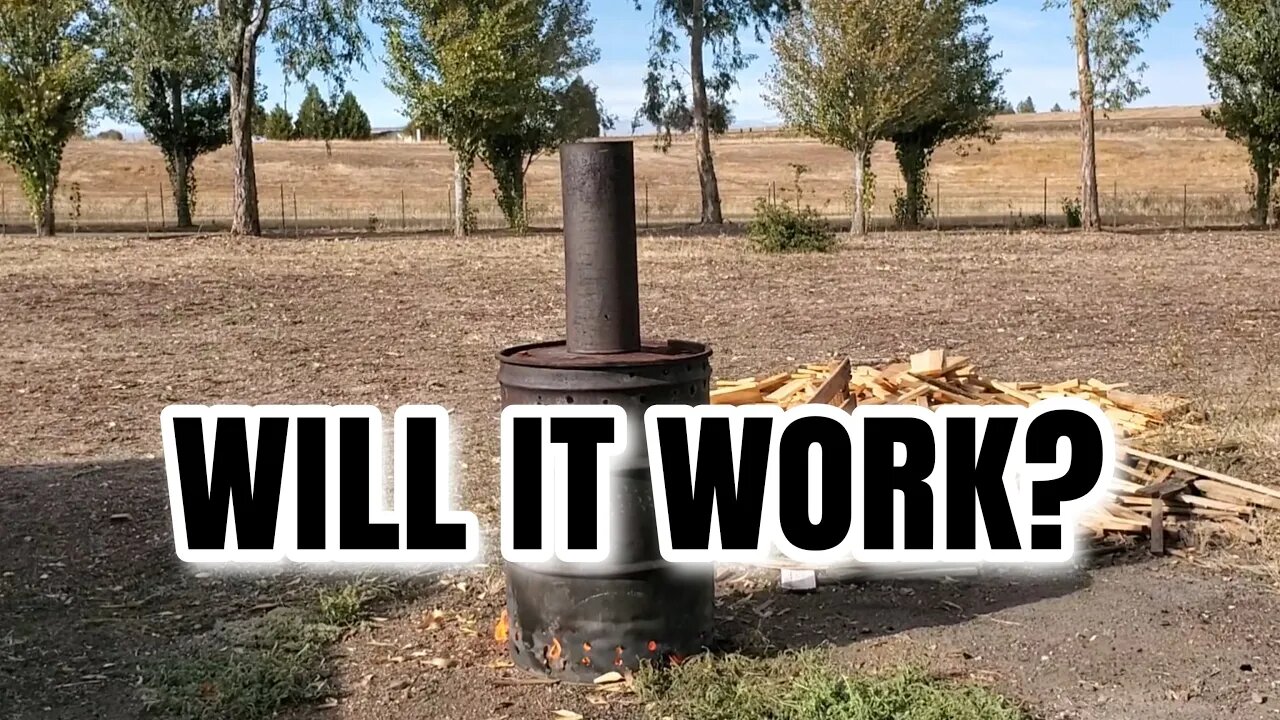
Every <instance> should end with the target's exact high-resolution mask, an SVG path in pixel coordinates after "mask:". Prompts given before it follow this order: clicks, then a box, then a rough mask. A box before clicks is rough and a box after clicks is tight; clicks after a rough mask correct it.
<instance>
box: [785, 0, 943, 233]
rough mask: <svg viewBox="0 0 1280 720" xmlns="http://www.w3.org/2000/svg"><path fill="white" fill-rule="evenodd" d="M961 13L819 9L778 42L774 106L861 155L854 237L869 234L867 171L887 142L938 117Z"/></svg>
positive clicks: (835, 4) (904, 5) (834, 5)
mask: <svg viewBox="0 0 1280 720" xmlns="http://www.w3.org/2000/svg"><path fill="white" fill-rule="evenodd" d="M953 18H954V13H947V12H941V11H937V10H935V9H934V8H933V7H932V6H931V4H928V3H920V2H916V1H915V0H885V1H884V2H875V3H849V2H844V1H843V0H810V1H809V2H808V3H806V5H805V11H804V12H800V13H796V14H795V15H793V16H792V17H791V18H790V19H789V21H788V22H787V23H786V24H785V25H784V26H783V28H782V29H781V30H780V31H779V32H778V33H777V34H776V35H775V36H774V43H773V46H774V53H775V55H776V56H777V64H776V65H775V66H774V68H773V70H772V72H771V73H770V75H769V76H768V78H767V79H766V81H765V82H766V91H767V95H766V98H765V99H766V101H767V102H768V103H769V104H770V105H772V106H773V107H774V108H775V109H777V110H778V112H779V114H780V115H781V116H782V118H783V121H784V122H785V123H786V124H787V125H789V126H790V127H792V128H795V129H797V130H799V131H800V132H802V133H804V134H805V135H809V136H810V137H814V138H817V139H818V140H820V141H822V142H824V143H828V144H831V145H835V146H837V147H841V148H844V149H846V150H849V151H850V152H852V153H853V154H854V161H853V162H854V183H853V191H854V198H853V206H854V217H853V231H854V232H855V233H865V232H866V228H867V221H866V217H867V214H868V213H867V207H868V206H867V204H866V201H865V198H866V192H865V190H866V188H865V187H864V185H865V183H866V179H865V178H866V170H867V169H868V168H869V167H870V154H871V148H872V146H873V145H874V144H875V142H876V141H877V140H880V139H883V138H885V137H888V136H889V135H890V134H891V133H893V132H894V131H895V130H898V129H901V128H913V127H919V126H921V125H922V124H923V123H924V122H926V121H928V120H929V119H931V118H934V117H936V115H937V113H938V108H939V107H940V106H941V105H942V104H943V102H944V99H945V98H944V97H943V96H942V95H941V94H939V93H938V92H936V90H937V87H938V79H939V78H940V77H945V76H946V71H947V69H948V62H949V60H950V58H951V52H950V50H949V46H948V45H947V43H946V42H944V40H946V39H949V38H953V37H954V33H953V30H954V24H953V22H952V20H953Z"/></svg>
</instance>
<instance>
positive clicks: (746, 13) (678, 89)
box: [636, 0, 799, 224]
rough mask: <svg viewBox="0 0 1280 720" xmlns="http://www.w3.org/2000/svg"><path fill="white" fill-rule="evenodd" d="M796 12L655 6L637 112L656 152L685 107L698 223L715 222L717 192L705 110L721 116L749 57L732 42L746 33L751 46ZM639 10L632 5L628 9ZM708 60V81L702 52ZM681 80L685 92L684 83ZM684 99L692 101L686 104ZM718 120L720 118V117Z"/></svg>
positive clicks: (792, 3)
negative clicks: (652, 132) (685, 60)
mask: <svg viewBox="0 0 1280 720" xmlns="http://www.w3.org/2000/svg"><path fill="white" fill-rule="evenodd" d="M798 7H799V0H656V2H655V3H654V9H653V13H654V23H653V26H654V30H653V35H652V36H651V38H650V43H649V47H650V52H649V69H648V73H647V74H646V76H645V80H644V86H645V100H644V103H643V105H641V107H640V110H639V112H638V113H637V120H639V119H640V118H644V119H645V120H646V121H648V122H649V124H650V125H653V126H654V128H656V129H657V130H658V134H659V143H660V144H661V146H662V147H665V146H666V144H668V143H670V140H671V135H670V128H671V127H672V126H671V122H670V120H671V118H673V117H674V116H675V115H676V114H677V113H678V112H680V111H681V110H683V108H685V107H686V106H688V107H689V108H690V110H691V111H692V115H693V118H692V126H693V128H692V129H693V134H694V146H695V148H696V154H697V161H698V184H699V186H700V187H701V191H702V222H704V223H716V224H719V223H721V222H723V220H724V218H723V214H722V213H721V210H720V187H719V183H718V181H717V179H716V169H715V160H714V158H713V157H712V154H711V134H712V132H713V129H712V124H711V108H712V107H713V106H715V104H716V103H719V104H720V106H721V107H723V108H726V109H727V99H726V96H727V95H728V92H729V90H731V89H732V88H733V86H734V85H735V84H736V82H737V81H736V79H735V76H736V75H737V73H738V72H739V71H740V70H742V69H743V68H745V67H746V66H747V65H748V64H749V63H750V62H751V61H752V60H754V59H755V58H754V56H752V55H749V54H747V53H744V52H743V51H742V45H741V42H740V41H739V35H740V34H741V33H742V32H743V31H744V30H746V29H748V28H751V29H753V30H754V32H755V36H756V40H757V41H758V42H763V33H764V32H766V31H768V30H769V29H770V28H771V27H772V26H773V25H775V24H776V23H778V22H781V21H782V20H784V19H785V18H786V17H787V16H788V15H789V14H790V13H791V12H792V11H793V10H795V9H796V8H798ZM640 8H641V5H640V3H639V1H638V0H637V2H636V9H637V10H639V9H640ZM682 41H684V42H687V49H688V52H689V64H688V69H687V71H686V70H685V69H684V66H683V65H682V64H681V63H680V62H679V61H678V60H677V53H678V50H679V48H680V43H681V42H682ZM707 51H710V53H711V55H712V62H711V75H710V77H708V74H707V68H706V53H707ZM685 72H687V75H688V92H687V93H686V91H685V78H684V77H683V75H682V73H685ZM689 96H692V102H690V101H689V100H688V97H689ZM724 118H725V119H726V120H727V119H728V114H727V112H726V113H725V115H724Z"/></svg>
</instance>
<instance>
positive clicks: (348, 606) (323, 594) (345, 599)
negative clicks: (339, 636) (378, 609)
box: [316, 583, 378, 627]
mask: <svg viewBox="0 0 1280 720" xmlns="http://www.w3.org/2000/svg"><path fill="white" fill-rule="evenodd" d="M377 594H378V592H377V590H376V589H375V588H372V587H368V586H365V585H362V584H360V583H343V584H342V585H339V586H338V587H336V588H324V589H322V590H321V591H320V594H319V597H318V598H317V602H316V606H317V607H316V611H317V612H318V613H319V616H320V620H321V622H324V623H326V624H328V625H336V626H338V627H350V626H353V625H356V624H357V623H359V622H360V621H361V620H363V619H364V607H365V605H366V604H367V603H368V602H369V601H370V600H373V599H374V598H375V597H377Z"/></svg>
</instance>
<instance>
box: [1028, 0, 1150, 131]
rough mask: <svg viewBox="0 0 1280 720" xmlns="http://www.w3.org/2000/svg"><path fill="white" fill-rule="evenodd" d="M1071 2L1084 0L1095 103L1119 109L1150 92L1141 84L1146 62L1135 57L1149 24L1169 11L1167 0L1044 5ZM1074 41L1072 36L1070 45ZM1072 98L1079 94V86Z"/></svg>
mask: <svg viewBox="0 0 1280 720" xmlns="http://www.w3.org/2000/svg"><path fill="white" fill-rule="evenodd" d="M1070 2H1083V3H1084V8H1085V14H1086V18H1087V25H1088V41H1089V42H1088V45H1089V67H1090V70H1091V72H1092V78H1091V81H1092V84H1093V88H1092V90H1093V102H1094V106H1095V107H1100V108H1102V109H1103V110H1104V111H1111V110H1119V109H1121V108H1123V107H1125V106H1126V105H1128V104H1129V103H1131V102H1133V101H1134V100H1137V99H1138V98H1141V97H1143V96H1145V95H1146V94H1147V93H1148V92H1150V90H1149V88H1147V86H1145V85H1143V84H1142V74H1143V73H1144V72H1146V70H1147V64H1146V63H1145V62H1138V63H1136V64H1135V60H1137V58H1138V56H1139V55H1140V54H1141V53H1142V44H1141V42H1142V40H1144V39H1145V38H1146V37H1147V33H1149V32H1150V31H1151V26H1152V25H1154V24H1155V23H1156V21H1157V20H1159V19H1160V16H1161V15H1164V13H1166V12H1167V11H1168V10H1169V6H1170V0H1046V2H1045V4H1044V7H1045V8H1046V9H1048V8H1055V9H1056V8H1063V7H1066V6H1067V5H1068V4H1069V3H1070ZM1075 42H1076V39H1075V36H1074V35H1072V36H1071V43H1072V46H1074V45H1075ZM1071 97H1072V98H1073V99H1078V98H1079V97H1080V93H1079V88H1077V89H1075V90H1072V91H1071Z"/></svg>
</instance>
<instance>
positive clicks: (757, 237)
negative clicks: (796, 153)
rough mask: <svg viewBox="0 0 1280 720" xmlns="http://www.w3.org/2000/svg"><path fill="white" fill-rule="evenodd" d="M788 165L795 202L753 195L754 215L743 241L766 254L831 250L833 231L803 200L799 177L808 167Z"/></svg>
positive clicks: (834, 239) (832, 246)
mask: <svg viewBox="0 0 1280 720" xmlns="http://www.w3.org/2000/svg"><path fill="white" fill-rule="evenodd" d="M792 168H793V169H794V170H795V195H796V199H795V203H794V204H792V203H791V202H788V201H787V200H785V199H784V200H779V201H776V202H770V201H769V199H768V198H757V199H756V205H755V214H754V216H753V217H752V219H751V223H750V224H749V225H748V227H747V240H748V241H749V242H750V244H751V247H753V248H754V249H756V250H759V251H760V252H767V253H790V252H827V251H829V250H832V249H833V248H834V247H835V245H836V236H835V233H833V232H832V231H831V228H830V227H829V226H828V225H827V223H826V221H825V220H823V219H822V216H821V215H820V214H818V211H817V210H815V209H813V208H812V207H810V206H809V205H807V204H804V203H803V198H804V189H803V188H802V187H801V186H800V178H801V176H802V175H804V173H805V172H807V171H808V167H807V166H804V165H792Z"/></svg>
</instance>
